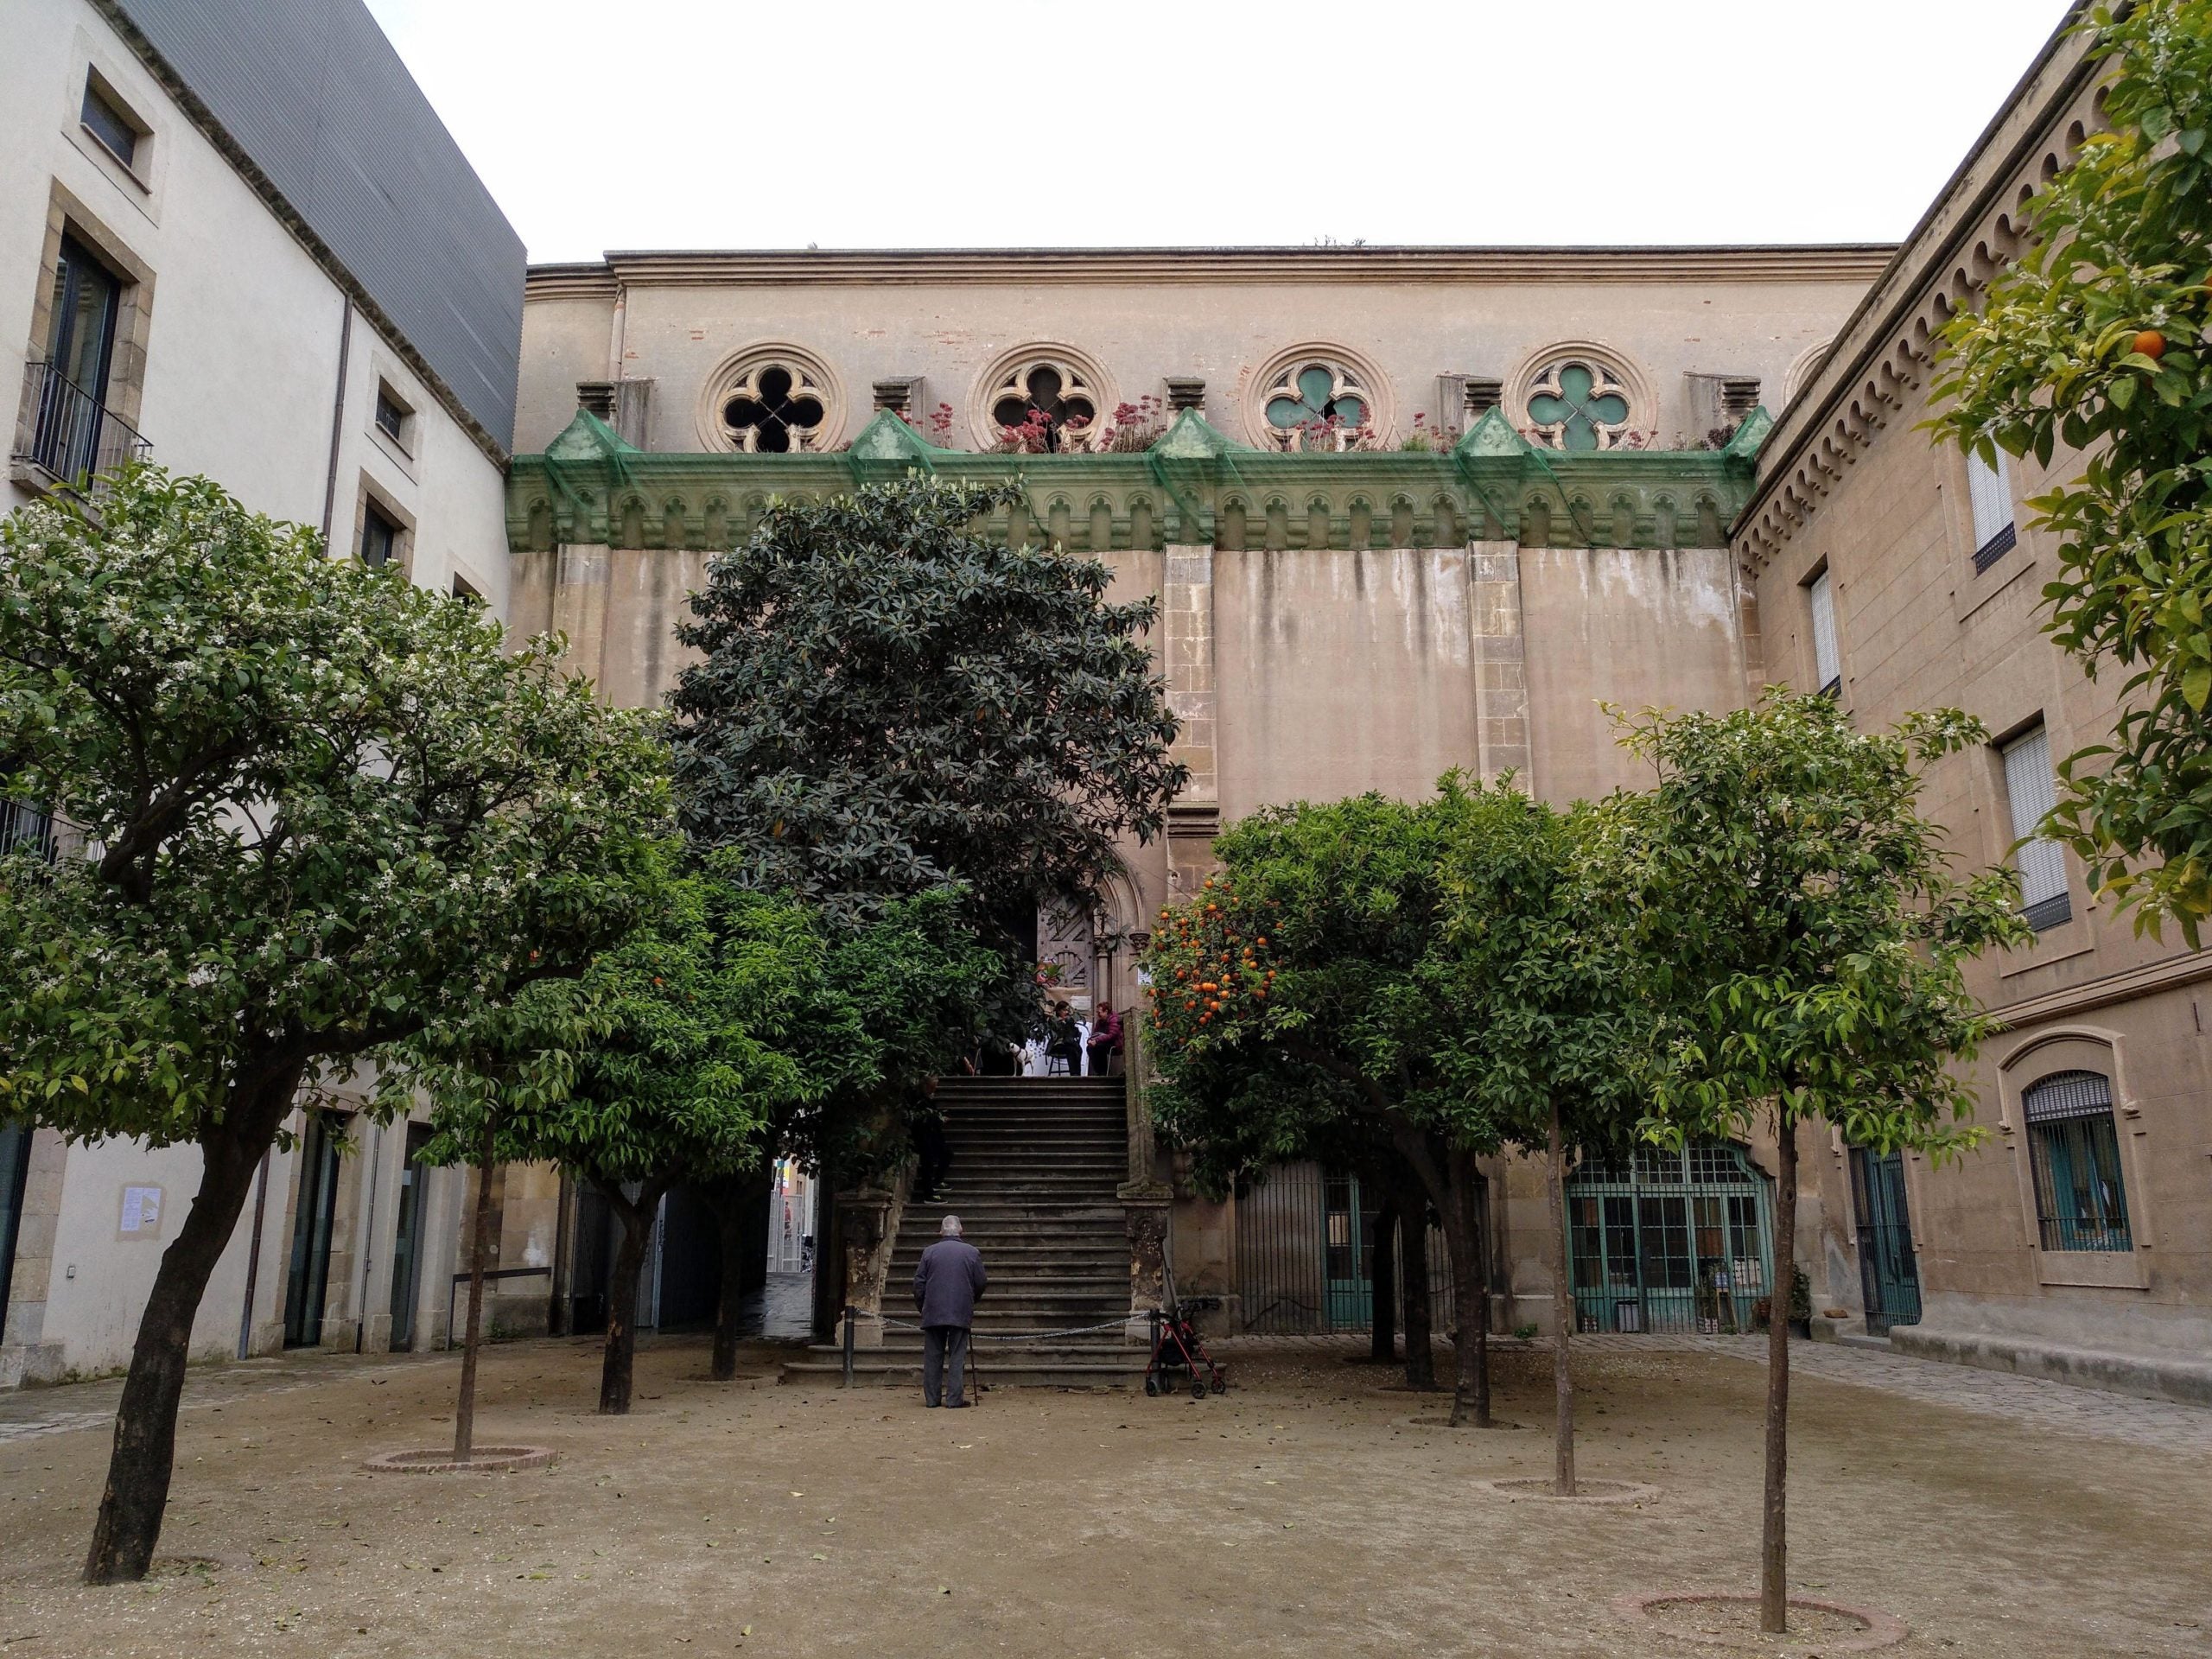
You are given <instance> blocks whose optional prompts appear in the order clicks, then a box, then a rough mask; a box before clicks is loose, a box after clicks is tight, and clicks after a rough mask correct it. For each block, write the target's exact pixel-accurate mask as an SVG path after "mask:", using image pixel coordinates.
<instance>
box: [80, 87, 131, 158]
mask: <svg viewBox="0 0 2212 1659" xmlns="http://www.w3.org/2000/svg"><path fill="white" fill-rule="evenodd" d="M80 118H81V119H82V120H83V122H84V124H85V130H86V131H87V132H89V133H91V134H92V137H95V138H97V139H99V141H100V143H101V144H102V145H104V146H105V148H106V149H107V150H108V151H109V153H110V154H111V155H112V156H114V157H115V159H116V160H117V161H118V162H122V163H123V164H124V166H125V167H132V166H135V165H136V164H137V160H138V141H139V140H140V139H141V138H142V137H144V136H145V133H144V130H143V128H142V127H140V126H139V124H137V122H136V121H134V120H132V119H131V118H130V116H128V115H126V114H125V113H124V110H123V105H122V104H121V102H120V101H119V100H118V99H116V98H115V97H114V95H113V94H111V92H108V90H107V89H106V88H105V87H104V86H101V85H100V84H99V81H98V80H96V79H93V78H92V77H91V76H89V75H88V76H86V79H85V105H84V111H83V113H82V116H81V117H80Z"/></svg>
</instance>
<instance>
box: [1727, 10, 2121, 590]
mask: <svg viewBox="0 0 2212 1659" xmlns="http://www.w3.org/2000/svg"><path fill="white" fill-rule="evenodd" d="M2085 48H2086V41H2085V40H2084V39H2083V37H2082V36H2080V35H2069V34H2067V33H2065V32H2064V31H2063V30H2062V31H2061V32H2060V33H2059V34H2057V35H2054V36H2053V37H2052V39H2051V41H2050V45H2049V46H2047V47H2046V48H2044V54H2043V56H2042V57H2041V58H2040V59H2039V60H2037V63H2036V65H2035V66H2034V67H2032V68H2031V69H2030V71H2029V72H2028V74H2027V76H2026V78H2025V79H2024V80H2023V82H2022V84H2021V89H2020V92H2018V94H2016V96H2015V97H2014V99H2013V100H2012V102H2011V103H2010V104H2009V105H2007V106H2006V110H2005V114H2004V115H2003V116H2002V117H2000V118H1999V120H1998V122H1997V123H1996V124H1993V126H1992V127H1991V128H1990V130H1988V131H1987V132H1986V133H1985V134H1984V135H1983V137H1982V140H1981V143H1980V144H1979V145H1977V146H1976V148H1975V149H1974V151H1973V152H1972V153H1971V154H1969V155H1968V156H1967V159H1966V160H1965V161H1964V162H1962V163H1961V165H1960V167H1959V169H1958V171H1957V172H1956V173H1955V174H1954V175H1952V178H1951V180H1950V182H1949V183H1948V185H1947V186H1946V187H1945V188H1944V190H1943V192H1942V194H1940V195H1938V196H1937V198H1936V201H1935V202H1934V204H1933V205H1932V206H1930V207H1929V210H1928V212H1927V213H1926V215H1925V216H1924V217H1923V219H1921V222H1920V224H1919V225H1918V226H1916V228H1915V230H1914V232H1913V233H1912V235H1911V236H1910V238H1907V240H1906V241H1905V243H1904V246H1903V247H1901V248H1900V249H1899V250H1898V251H1897V257H1895V258H1894V259H1893V260H1892V261H1891V263H1890V265H1889V267H1888V268H1887V269H1886V270H1884V271H1883V272H1882V274H1881V276H1880V277H1878V279H1877V280H1876V282H1875V283H1874V284H1873V286H1872V289H1870V290H1869V292H1868V294H1867V296H1866V299H1865V300H1864V301H1862V302H1860V304H1859V308H1858V309H1857V310H1856V311H1855V312H1853V315H1852V316H1851V318H1850V319H1849V320H1848V321H1847V322H1846V323H1845V324H1844V327H1843V328H1842V330H1841V331H1840V333H1839V334H1837V336H1836V338H1835V340H1834V342H1833V343H1832V344H1831V345H1830V346H1827V347H1825V348H1823V349H1822V350H1821V352H1820V353H1818V354H1817V357H1816V359H1815V354H1813V353H1808V359H1815V360H1805V359H1801V364H1802V372H1800V371H1798V370H1793V377H1792V378H1801V379H1802V385H1797V386H1796V387H1795V388H1794V394H1795V395H1794V396H1792V397H1790V400H1789V404H1787V406H1786V407H1785V408H1784V409H1783V413H1782V416H1781V417H1780V419H1779V420H1778V421H1777V423H1776V424H1775V428H1774V431H1773V434H1772V435H1771V436H1770V439H1769V441H1768V442H1767V444H1766V446H1765V448H1764V450H1763V451H1762V452H1761V454H1760V456H1759V467H1758V486H1757V487H1756V489H1755V490H1754V492H1753V493H1752V494H1751V499H1750V500H1749V501H1748V503H1747V504H1746V505H1745V510H1744V515H1743V518H1742V521H1741V522H1740V523H1738V524H1737V526H1736V529H1735V546H1736V550H1737V553H1738V558H1739V559H1740V561H1741V563H1742V564H1743V567H1744V569H1745V571H1746V572H1748V573H1750V574H1752V575H1756V574H1757V573H1758V571H1759V570H1761V569H1764V567H1765V566H1766V565H1767V563H1769V562H1770V561H1771V560H1772V559H1773V558H1774V557H1775V556H1777V554H1778V553H1779V552H1780V550H1782V549H1783V547H1784V546H1785V545H1786V544H1787V543H1789V541H1790V540H1791V538H1792V537H1794V536H1795V535H1796V532H1797V531H1799V530H1800V529H1801V528H1802V527H1803V525H1804V524H1806V523H1807V522H1808V520H1809V519H1810V518H1812V517H1813V515H1814V514H1815V513H1816V512H1819V511H1820V510H1821V505H1822V504H1823V502H1824V501H1825V500H1826V499H1827V496H1828V494H1829V493H1831V491H1832V490H1833V489H1834V486H1835V485H1836V483H1837V482H1838V480H1840V479H1841V478H1842V477H1843V476H1844V474H1845V473H1846V472H1847V471H1848V470H1849V469H1850V468H1851V467H1853V466H1854V465H1855V464H1856V463H1857V462H1858V461H1859V458H1860V456H1861V455H1862V454H1864V453H1865V451H1866V448H1867V447H1868V446H1869V445H1870V444H1872V442H1874V440H1875V437H1876V435H1878V434H1879V433H1881V432H1882V431H1884V430H1885V429H1887V428H1888V427H1889V426H1890V425H1891V423H1893V422H1894V421H1895V420H1897V418H1898V417H1899V416H1900V415H1901V414H1902V413H1903V412H1904V411H1905V410H1908V409H1909V408H1910V407H1912V406H1913V403H1914V400H1915V398H1916V396H1917V395H1918V394H1920V393H1921V392H1922V391H1923V390H1924V388H1925V386H1926V385H1927V383H1928V380H1929V378H1930V376H1931V374H1932V372H1933V370H1934V361H1935V358H1936V352H1937V350H1938V348H1939V347H1940V346H1941V344H1942V338H1941V337H1942V330H1943V327H1944V325H1945V324H1946V323H1947V322H1948V321H1950V319H1951V317H1952V316H1953V315H1954V314H1955V313H1956V312H1958V311H1960V310H1962V309H1970V308H1972V307H1973V306H1974V304H1975V303H1976V302H1977V301H1978V299H1979V297H1980V295H1981V293H1982V292H1983V290H1984V289H1986V286H1987V284H1988V283H1989V281H1990V279H1991V278H1992V277H1993V276H1995V275H1996V274H1997V272H1998V271H1999V270H2002V269H2003V268H2004V267H2005V266H2006V265H2007V264H2011V263H2012V261H2013V260H2015V259H2017V258H2018V257H2019V256H2020V254H2021V253H2022V252H2023V251H2024V249H2025V246H2026V241H2025V233H2026V212H2025V210H2026V207H2027V204H2028V202H2029V200H2030V199H2031V197H2032V196H2033V195H2034V194H2035V192H2036V191H2037V188H2040V187H2041V186H2042V185H2043V184H2044V182H2045V181H2048V180H2050V178H2051V177H2052V176H2053V175H2056V173H2057V172H2058V171H2059V169H2060V168H2063V167H2064V166H2066V165H2067V164H2068V163H2069V162H2071V161H2072V160H2073V158H2074V157H2075V156H2076V155H2077V154H2079V152H2080V150H2081V148H2082V143H2083V142H2084V141H2085V139H2086V138H2087V137H2088V134H2089V133H2091V132H2093V131H2094V130H2098V129H2099V128H2100V127H2101V125H2102V124H2103V123H2102V118H2101V108H2102V92H2101V88H2100V87H2098V86H2096V85H2095V80H2096V73H2097V70H2096V65H2095V64H2094V62H2093V61H2091V60H2088V57H2087V56H2086V54H2085ZM1919 441H1921V442H1935V440H1934V439H1933V438H1932V437H1929V436H1928V435H1924V434H1923V435H1921V437H1920V440H1919Z"/></svg>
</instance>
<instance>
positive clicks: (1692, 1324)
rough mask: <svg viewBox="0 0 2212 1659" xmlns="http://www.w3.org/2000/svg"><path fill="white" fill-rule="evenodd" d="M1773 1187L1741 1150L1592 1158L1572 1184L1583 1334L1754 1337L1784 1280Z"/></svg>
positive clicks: (1571, 1241)
mask: <svg viewBox="0 0 2212 1659" xmlns="http://www.w3.org/2000/svg"><path fill="white" fill-rule="evenodd" d="M1770 1185H1771V1184H1770V1182H1769V1181H1768V1179H1767V1178H1766V1177H1765V1176H1764V1175H1762V1174H1761V1173H1759V1172H1758V1168H1757V1167H1756V1166H1753V1164H1752V1163H1751V1156H1750V1154H1748V1153H1747V1152H1746V1151H1745V1149H1744V1148H1743V1147H1740V1146H1738V1145H1737V1144H1736V1143H1734V1142H1733V1141H1692V1142H1690V1143H1689V1145H1688V1146H1687V1147H1683V1148H1682V1149H1681V1151H1679V1152H1676V1151H1673V1150H1671V1149H1669V1148H1667V1147H1637V1148H1636V1149H1635V1151H1634V1152H1632V1153H1630V1154H1627V1155H1626V1156H1625V1157H1620V1158H1612V1159H1587V1160H1584V1162H1583V1163H1582V1165H1581V1166H1580V1167H1579V1168H1577V1169H1576V1171H1575V1172H1574V1173H1573V1176H1572V1177H1570V1178H1569V1179H1568V1180H1567V1249H1568V1255H1569V1260H1570V1262H1571V1265H1572V1274H1573V1284H1574V1303H1575V1310H1576V1316H1577V1322H1578V1323H1579V1324H1580V1327H1581V1328H1582V1329H1583V1330H1585V1331H1623V1332H1659V1331H1669V1332H1706V1333H1709V1334H1710V1333H1719V1332H1743V1331H1749V1330H1751V1328H1752V1315H1751V1306H1752V1304H1753V1303H1754V1302H1756V1301H1758V1300H1759V1299H1761V1298H1762V1297H1764V1296H1765V1295H1766V1294H1767V1287H1768V1286H1769V1285H1770V1284H1772V1283H1773V1281H1774V1274H1773V1259H1774V1245H1773V1226H1772V1219H1771V1215H1772V1197H1771V1191H1770Z"/></svg>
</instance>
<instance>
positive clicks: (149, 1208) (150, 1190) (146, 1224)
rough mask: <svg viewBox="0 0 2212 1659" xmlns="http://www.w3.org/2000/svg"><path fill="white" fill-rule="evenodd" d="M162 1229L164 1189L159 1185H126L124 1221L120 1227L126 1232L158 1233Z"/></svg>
mask: <svg viewBox="0 0 2212 1659" xmlns="http://www.w3.org/2000/svg"><path fill="white" fill-rule="evenodd" d="M118 1230H119V1231H122V1232H125V1233H157V1232H159V1231H161V1230H162V1189H161V1188H160V1187H158V1186H126V1187H124V1189H123V1223H122V1225H121V1227H120V1228H119V1229H118Z"/></svg>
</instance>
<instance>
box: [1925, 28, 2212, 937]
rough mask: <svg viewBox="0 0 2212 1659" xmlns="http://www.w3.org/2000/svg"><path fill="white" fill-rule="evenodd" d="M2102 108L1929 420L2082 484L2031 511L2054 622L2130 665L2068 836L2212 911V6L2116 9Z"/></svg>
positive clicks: (1970, 330) (2085, 766)
mask: <svg viewBox="0 0 2212 1659" xmlns="http://www.w3.org/2000/svg"><path fill="white" fill-rule="evenodd" d="M2079 27H2081V28H2082V29H2085V30H2087V31H2088V33H2089V35H2091V38H2092V46H2091V51H2092V53H2093V54H2095V55H2096V56H2099V57H2101V58H2102V59H2103V60H2105V61H2106V63H2107V65H2108V67H2109V70H2110V79H2108V81H2107V85H2106V88H2105V99H2104V118H2105V120H2106V121H2107V123H2109V124H2110V130H2108V131H2103V132H2095V133H2092V134H2091V135H2090V136H2089V137H2088V139H2087V140H2086V141H2085V142H2084V143H2083V144H2082V149H2081V151H2080V153H2079V154H2078V155H2077V156H2075V158H2074V160H2073V161H2072V162H2070V163H2069V165H2067V166H2066V167H2064V168H2062V169H2060V171H2059V172H2058V174H2057V175H2056V176H2055V177H2054V178H2052V179H2051V180H2050V181H2049V182H2048V183H2047V184H2045V185H2044V188H2043V189H2042V190H2040V191H2039V192H2037V194H2036V195H2035V197H2034V198H2033V200H2031V201H2030V202H2029V204H2028V206H2027V209H2026V213H2025V219H2026V226H2025V232H2026V235H2027V237H2028V238H2029V240H2030V242H2031V248H2030V251H2028V252H2026V253H2025V254H2024V255H2022V256H2021V257H2020V259H2019V260H2018V263H2017V264H2013V265H2012V266H2011V267H2009V268H2008V269H2006V270H2003V271H2001V272H1999V274H1998V275H1997V276H1996V277H1993V279H1992V280H1991V282H1990V283H1989V286H1988V289H1987V292H1986V295H1985V296H1984V298H1983V301H1982V303H1981V304H1980V307H1979V308H1976V309H1974V310H1971V311H1966V310H1962V311H1961V312H1960V313H1959V314H1958V315H1956V316H1955V317H1954V318H1953V319H1952V320H1951V321H1950V323H1949V325H1948V327H1946V329H1945V330H1944V357H1943V359H1942V365H1941V373H1940V375H1939V378H1937V380H1936V384H1935V388H1934V390H1935V392H1936V396H1937V397H1942V398H1948V399H1949V405H1948V408H1947V409H1945V410H1943V412H1942V414H1941V415H1939V416H1937V417H1936V420H1935V421H1934V422H1933V424H1934V425H1935V427H1936V429H1937V430H1938V431H1940V432H1942V433H1943V434H1944V435H1947V436H1948V437H1949V438H1951V439H1952V440H1954V441H1955V442H1957V443H1958V444H1959V445H1960V446H1961V448H1965V449H1967V450H1968V451H1970V452H1974V453H1977V454H1980V455H1981V456H1982V457H1983V458H1984V459H1985V460H1987V461H1992V462H1993V461H1995V459H1996V454H1997V452H1998V451H1999V450H2000V449H2001V450H2003V451H2005V453H2007V454H2013V455H2028V454H2032V455H2034V456H2035V457H2036V459H2037V461H2038V462H2040V463H2041V464H2043V465H2044V466H2045V467H2048V466H2049V465H2050V462H2051V460H2052V457H2053V456H2054V454H2056V452H2057V449H2058V447H2059V446H2060V445H2062V444H2063V445H2064V446H2065V447H2066V448H2069V449H2071V450H2073V451H2075V452H2076V453H2078V454H2081V455H2082V457H2083V459H2082V463H2081V471H2080V473H2079V474H2078V475H2076V476H2075V477H2073V478H2071V479H2069V480H2066V481H2064V482H2063V483H2059V484H2056V485H2055V486H2053V487H2051V488H2050V489H2049V490H2047V491H2045V492H2044V493H2043V494H2041V495H2038V496H2036V497H2034V498H2033V499H2031V501H2030V503H2029V505H2030V506H2031V508H2032V510H2033V511H2034V513H2035V515H2036V517H2035V519H2034V522H2035V524H2037V527H2039V528H2041V529H2044V530H2047V531H2050V532H2051V533H2052V535H2053V537H2054V538H2055V539H2056V543H2057V567H2056V579H2055V580H2053V581H2052V582H2049V583H2048V584H2046V585H2045V587H2044V598H2045V599H2046V600H2047V601H2049V602H2050V620H2049V621H2048V622H2047V624H2046V625H2045V626H2046V627H2047V629H2048V631H2049V632H2050V633H2051V635H2052V636H2053V638H2055V639H2056V640H2057V641H2058V643H2059V644H2060V645H2063V646H2064V647H2065V649H2066V650H2067V651H2069V652H2071V653H2072V654H2073V655H2074V656H2075V658H2078V659H2079V660H2080V662H2081V664H2082V668H2083V670H2084V671H2086V672H2087V673H2088V675H2089V676H2090V677H2093V678H2094V677H2096V676H2097V675H2098V674H2099V673H2100V672H2101V671H2104V670H2106V669H2107V668H2108V667H2109V668H2116V669H2117V670H2118V671H2119V672H2120V673H2121V674H2124V675H2125V676H2126V679H2125V681H2124V682H2123V683H2122V684H2121V686H2120V695H2119V702H2120V713H2119V716H2118V720H2117V724H2116V726H2115V728H2114V730H2113V735H2112V738H2111V740H2110V741H2109V742H2107V743H2101V744H2097V745H2094V746H2092V747H2088V748H2086V749H2084V750H2082V752H2081V753H2078V754H2075V755H2074V756H2072V757H2070V758H2069V759H2068V760H2065V761H2063V763H2062V764H2061V765H2060V766H2059V768H2058V771H2059V777H2060V780H2061V783H2062V785H2063V792H2062V795H2061V798H2060V800H2059V803H2058V806H2057V810H2056V811H2055V812H2054V813H2053V814H2052V815H2051V817H2050V819H2049V821H2048V832H2049V833H2051V834H2054V835H2056V836H2058V837H2060V838H2061V839H2063V840H2064V841H2066V842H2069V843H2070V844H2071V845H2072V846H2073V848H2074V849H2075V852H2077V853H2078V854H2079V855H2081V857H2082V861H2083V862H2084V863H2085V864H2086V865H2087V866H2088V879H2089V881H2090V884H2091V886H2092V887H2095V888H2101V889H2103V890H2104V891H2106V892H2107V893H2113V894H2114V895H2115V896H2117V897H2118V898H2119V899H2120V901H2121V902H2122V903H2123V904H2127V905H2133V906H2136V923H2137V926H2138V927H2139V929H2147V930H2149V931H2152V932H2154V933H2155V932H2156V931H2158V928H2159V926H2160V925H2161V923H2162V922H2163V921H2164V919H2166V918H2171V919H2173V920H2174V921H2175V922H2177V924H2178V925H2180V927H2181V929H2182V931H2183V936H2184V937H2185V938H2187V939H2188V941H2189V943H2190V945H2191V946H2192V947H2194V946H2196V944H2198V942H2199V932H2200V928H2201V925H2202V922H2203V919H2204V918H2205V917H2206V916H2207V915H2208V914H2212V474H2208V471H2207V468H2206V467H2205V463H2204V457H2205V454H2206V452H2207V450H2208V448H2212V283H2208V281H2207V267H2208V247H2212V151H2208V141H2207V134H2208V133H2212V0H2142V3H2139V4H2136V5H2133V6H2129V7H2121V6H2118V5H2099V6H2096V7H2094V9H2092V10H2091V11H2090V13H2089V15H2088V17H2087V18H2086V19H2085V20H2084V21H2083V22H2082V24H2081V25H2080V26H2079Z"/></svg>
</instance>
